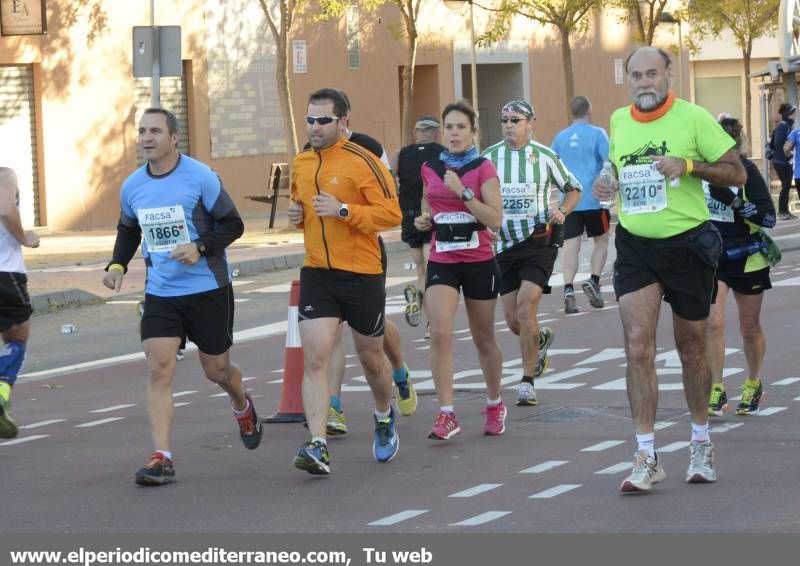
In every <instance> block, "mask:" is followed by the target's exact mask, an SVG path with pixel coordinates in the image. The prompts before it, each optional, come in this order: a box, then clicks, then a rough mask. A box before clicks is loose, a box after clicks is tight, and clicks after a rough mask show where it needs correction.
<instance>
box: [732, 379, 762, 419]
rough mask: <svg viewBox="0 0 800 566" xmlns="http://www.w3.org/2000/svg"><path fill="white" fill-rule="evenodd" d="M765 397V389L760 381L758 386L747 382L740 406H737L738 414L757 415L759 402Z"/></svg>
mask: <svg viewBox="0 0 800 566" xmlns="http://www.w3.org/2000/svg"><path fill="white" fill-rule="evenodd" d="M763 397H764V390H763V389H762V387H761V382H760V381H759V382H758V387H750V386H748V385H747V383H745V384H744V385H743V386H742V398H741V400H740V401H739V406H738V407H736V414H737V415H757V414H758V404H759V403H761V399H762V398H763Z"/></svg>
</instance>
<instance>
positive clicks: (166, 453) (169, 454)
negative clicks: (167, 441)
mask: <svg viewBox="0 0 800 566" xmlns="http://www.w3.org/2000/svg"><path fill="white" fill-rule="evenodd" d="M156 452H158V453H159V454H161V455H162V456H164V458H166V459H167V460H172V452H170V451H169V450H156Z"/></svg>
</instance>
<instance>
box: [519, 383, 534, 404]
mask: <svg viewBox="0 0 800 566" xmlns="http://www.w3.org/2000/svg"><path fill="white" fill-rule="evenodd" d="M538 404H539V400H538V399H537V398H536V390H535V389H534V388H533V383H528V382H527V381H520V382H519V383H518V384H517V407H533V406H535V405H538Z"/></svg>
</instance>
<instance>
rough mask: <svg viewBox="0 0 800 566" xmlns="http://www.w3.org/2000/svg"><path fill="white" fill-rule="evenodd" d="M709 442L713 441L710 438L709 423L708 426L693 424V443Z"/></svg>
mask: <svg viewBox="0 0 800 566" xmlns="http://www.w3.org/2000/svg"><path fill="white" fill-rule="evenodd" d="M695 440H696V441H698V442H708V441H709V440H711V439H710V438H709V437H708V423H706V424H701V425H699V424H694V423H692V442H694V441H695Z"/></svg>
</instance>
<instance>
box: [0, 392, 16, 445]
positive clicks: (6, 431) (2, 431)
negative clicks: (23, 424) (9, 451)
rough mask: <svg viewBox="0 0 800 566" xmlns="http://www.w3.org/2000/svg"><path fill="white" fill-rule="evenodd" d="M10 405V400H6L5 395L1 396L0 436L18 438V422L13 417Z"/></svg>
mask: <svg viewBox="0 0 800 566" xmlns="http://www.w3.org/2000/svg"><path fill="white" fill-rule="evenodd" d="M10 405H11V401H10V400H9V401H6V400H5V399H4V398H3V397H0V438H16V437H17V434H19V429H18V428H17V423H15V422H14V419H13V418H11V413H10V412H9V409H8V408H9V406H10Z"/></svg>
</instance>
